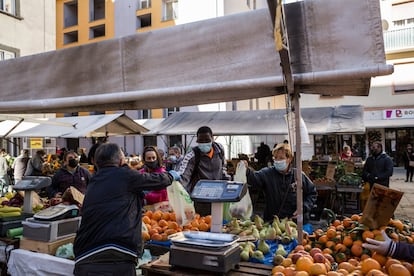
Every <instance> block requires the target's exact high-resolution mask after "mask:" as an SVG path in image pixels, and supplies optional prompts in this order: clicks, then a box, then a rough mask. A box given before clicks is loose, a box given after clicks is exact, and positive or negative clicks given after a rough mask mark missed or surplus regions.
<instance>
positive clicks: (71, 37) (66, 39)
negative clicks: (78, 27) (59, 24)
mask: <svg viewBox="0 0 414 276" xmlns="http://www.w3.org/2000/svg"><path fill="white" fill-rule="evenodd" d="M75 42H78V31H74V32H68V33H65V34H63V44H65V45H66V44H70V43H75Z"/></svg>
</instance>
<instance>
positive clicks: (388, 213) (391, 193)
mask: <svg viewBox="0 0 414 276" xmlns="http://www.w3.org/2000/svg"><path fill="white" fill-rule="evenodd" d="M403 195H404V193H403V192H400V191H397V190H393V189H390V188H387V187H385V186H383V185H380V184H374V186H373V187H372V189H371V193H370V194H369V198H368V202H367V203H366V205H365V208H364V211H363V213H362V223H363V224H364V225H365V226H368V227H369V228H371V229H378V228H380V227H381V226H386V225H388V223H389V221H390V218H391V217H392V215H393V214H394V211H395V209H396V208H397V206H398V204H399V203H400V200H401V198H402V196H403Z"/></svg>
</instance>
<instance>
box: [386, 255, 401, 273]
mask: <svg viewBox="0 0 414 276" xmlns="http://www.w3.org/2000/svg"><path fill="white" fill-rule="evenodd" d="M393 264H401V262H400V261H399V260H397V259H394V258H388V260H387V261H386V262H385V265H384V268H385V272H386V273H388V269H389V268H390V266H391V265H393Z"/></svg>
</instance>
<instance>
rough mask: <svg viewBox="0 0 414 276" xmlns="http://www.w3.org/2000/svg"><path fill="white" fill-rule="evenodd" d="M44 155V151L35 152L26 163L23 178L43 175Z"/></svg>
mask: <svg viewBox="0 0 414 276" xmlns="http://www.w3.org/2000/svg"><path fill="white" fill-rule="evenodd" d="M45 154H46V152H45V151H44V150H38V151H36V154H35V155H34V156H33V157H32V158H31V159H30V160H29V162H28V163H27V168H26V171H25V172H24V175H25V176H42V175H43V172H42V170H43V165H44V163H45V159H44V158H43V156H44V155H45Z"/></svg>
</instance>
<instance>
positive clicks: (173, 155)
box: [166, 146, 184, 171]
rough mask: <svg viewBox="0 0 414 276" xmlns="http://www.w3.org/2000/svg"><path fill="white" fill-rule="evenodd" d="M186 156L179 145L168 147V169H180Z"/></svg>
mask: <svg viewBox="0 0 414 276" xmlns="http://www.w3.org/2000/svg"><path fill="white" fill-rule="evenodd" d="M183 159H184V157H183V156H182V155H181V149H180V148H179V147H177V146H172V147H170V148H169V149H168V158H167V165H166V167H167V169H168V170H175V171H178V170H179V169H180V166H181V162H182V161H183Z"/></svg>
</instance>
